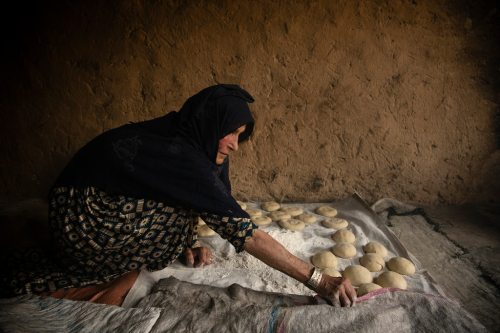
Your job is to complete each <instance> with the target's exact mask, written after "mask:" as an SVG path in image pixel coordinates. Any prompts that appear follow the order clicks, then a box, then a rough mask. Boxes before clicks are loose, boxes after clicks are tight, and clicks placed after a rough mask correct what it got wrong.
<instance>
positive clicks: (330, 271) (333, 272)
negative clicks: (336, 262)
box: [322, 267, 342, 277]
mask: <svg viewBox="0 0 500 333" xmlns="http://www.w3.org/2000/svg"><path fill="white" fill-rule="evenodd" d="M322 273H323V274H326V275H330V276H333V277H341V276H342V274H340V272H339V271H337V270H336V269H335V268H332V267H328V268H325V269H323V271H322Z"/></svg>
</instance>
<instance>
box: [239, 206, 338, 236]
mask: <svg viewBox="0 0 500 333" xmlns="http://www.w3.org/2000/svg"><path fill="white" fill-rule="evenodd" d="M238 203H239V204H240V206H241V207H242V208H243V209H244V210H246V212H247V213H248V214H249V215H250V218H251V220H252V222H253V223H255V224H257V225H259V226H266V225H269V224H271V223H272V222H273V221H274V222H277V223H278V224H279V225H280V226H281V227H282V228H284V229H288V230H293V231H300V230H303V229H304V228H305V226H306V225H308V224H313V223H315V222H316V221H317V217H316V216H315V215H312V214H307V213H304V210H303V209H302V208H300V207H290V206H288V207H283V206H281V205H280V204H279V203H277V202H275V201H267V202H263V203H262V204H261V208H262V210H264V211H266V212H269V214H268V215H267V216H266V215H264V213H263V211H262V210H260V209H252V208H248V209H247V206H246V204H245V203H243V202H240V201H238ZM316 213H317V214H319V215H323V216H326V217H329V218H327V219H325V220H323V221H322V224H323V226H325V227H327V228H333V229H341V228H345V227H347V225H348V222H347V221H346V220H344V219H339V218H334V216H336V215H337V213H338V212H337V210H336V209H335V208H333V207H331V206H320V207H318V208H316Z"/></svg>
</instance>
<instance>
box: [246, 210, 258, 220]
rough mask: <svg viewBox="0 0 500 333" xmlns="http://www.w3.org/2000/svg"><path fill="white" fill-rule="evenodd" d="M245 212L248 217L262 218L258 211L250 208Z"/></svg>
mask: <svg viewBox="0 0 500 333" xmlns="http://www.w3.org/2000/svg"><path fill="white" fill-rule="evenodd" d="M246 212H247V213H248V215H250V217H251V218H252V217H257V216H262V211H261V210H260V209H252V208H249V209H247V210H246Z"/></svg>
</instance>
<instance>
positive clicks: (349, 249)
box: [332, 243, 356, 259]
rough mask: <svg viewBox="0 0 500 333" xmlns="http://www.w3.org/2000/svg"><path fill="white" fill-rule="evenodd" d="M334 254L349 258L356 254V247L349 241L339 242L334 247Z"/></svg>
mask: <svg viewBox="0 0 500 333" xmlns="http://www.w3.org/2000/svg"><path fill="white" fill-rule="evenodd" d="M332 252H333V254H335V255H336V256H337V257H341V258H345V259H349V258H352V257H354V256H356V248H355V247H354V245H352V244H349V243H338V244H335V246H334V247H333V249H332Z"/></svg>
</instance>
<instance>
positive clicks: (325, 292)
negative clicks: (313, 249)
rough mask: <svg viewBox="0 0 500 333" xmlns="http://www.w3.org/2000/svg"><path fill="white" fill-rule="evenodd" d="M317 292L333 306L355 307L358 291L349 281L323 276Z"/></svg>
mask: <svg viewBox="0 0 500 333" xmlns="http://www.w3.org/2000/svg"><path fill="white" fill-rule="evenodd" d="M316 292H317V293H318V295H320V296H321V297H323V298H325V299H326V300H327V301H329V302H330V303H331V304H332V305H335V304H339V302H340V305H341V306H353V305H354V303H355V302H356V291H355V290H354V288H353V287H352V285H351V282H350V281H349V279H345V278H343V277H332V276H329V275H326V274H323V276H322V278H321V281H320V282H319V285H318V288H317V289H316Z"/></svg>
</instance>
